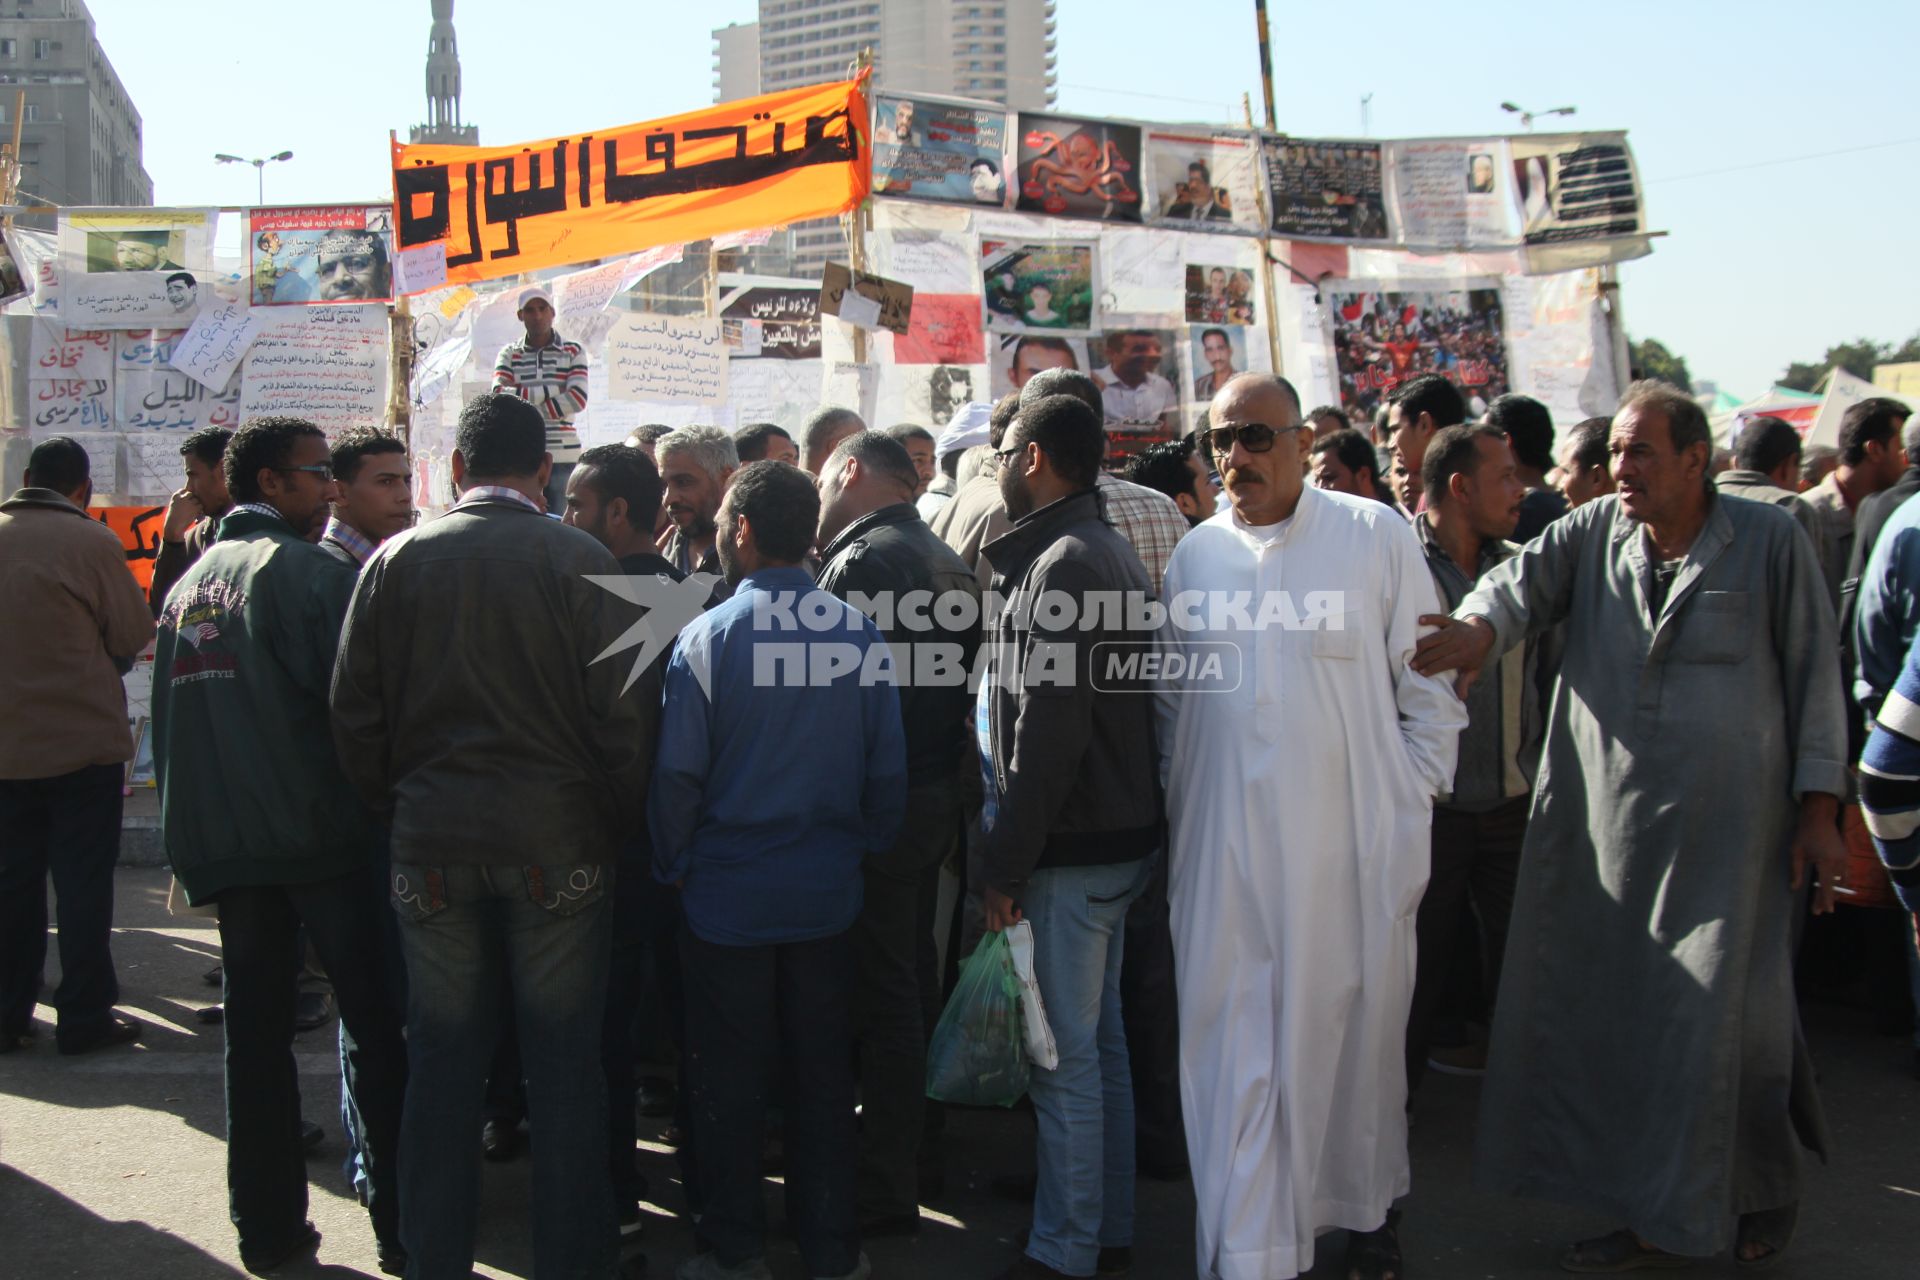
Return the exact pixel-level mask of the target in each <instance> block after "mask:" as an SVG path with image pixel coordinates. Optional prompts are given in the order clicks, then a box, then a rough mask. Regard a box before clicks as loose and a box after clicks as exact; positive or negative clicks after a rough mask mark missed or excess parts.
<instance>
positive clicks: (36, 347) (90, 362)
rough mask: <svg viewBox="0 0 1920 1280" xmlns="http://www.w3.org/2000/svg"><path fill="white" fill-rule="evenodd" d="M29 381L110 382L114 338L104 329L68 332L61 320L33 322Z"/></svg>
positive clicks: (72, 330)
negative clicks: (73, 380)
mask: <svg viewBox="0 0 1920 1280" xmlns="http://www.w3.org/2000/svg"><path fill="white" fill-rule="evenodd" d="M31 359H32V361H33V364H32V367H31V368H30V369H29V370H28V371H27V376H28V377H29V378H111V377H112V376H113V334H112V333H110V332H108V331H107V330H105V329H69V328H67V327H66V326H65V325H63V324H61V323H60V322H59V321H58V320H50V319H47V318H45V317H36V318H35V319H34V322H33V347H32V356H31Z"/></svg>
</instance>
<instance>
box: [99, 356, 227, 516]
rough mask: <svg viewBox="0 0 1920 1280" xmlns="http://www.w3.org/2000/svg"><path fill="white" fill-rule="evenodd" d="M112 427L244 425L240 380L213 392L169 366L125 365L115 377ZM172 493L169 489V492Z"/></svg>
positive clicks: (187, 428) (182, 428)
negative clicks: (130, 366) (242, 422)
mask: <svg viewBox="0 0 1920 1280" xmlns="http://www.w3.org/2000/svg"><path fill="white" fill-rule="evenodd" d="M113 413H114V425H115V426H116V427H118V428H119V429H120V430H122V431H126V432H130V433H131V432H141V431H199V430H201V429H203V428H206V427H224V428H226V429H227V430H229V431H233V430H237V429H238V428H239V426H240V380H239V378H238V377H237V376H236V377H233V378H230V379H229V380H228V382H227V385H226V386H224V387H221V388H219V389H218V390H215V389H214V388H212V387H209V386H207V385H206V384H205V383H203V382H199V381H197V380H196V379H194V378H193V377H192V376H191V375H190V374H185V373H182V372H180V371H179V370H178V369H174V368H170V367H167V366H165V365H158V366H154V367H150V368H121V369H120V370H118V371H117V372H116V373H115V375H114V379H113ZM169 492H171V490H169Z"/></svg>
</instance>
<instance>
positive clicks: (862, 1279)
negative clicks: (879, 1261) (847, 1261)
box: [814, 1253, 873, 1280]
mask: <svg viewBox="0 0 1920 1280" xmlns="http://www.w3.org/2000/svg"><path fill="white" fill-rule="evenodd" d="M872 1274H873V1264H872V1263H871V1262H868V1261H867V1255H866V1254H864V1253H863V1254H861V1255H860V1261H858V1262H856V1263H854V1264H853V1270H851V1271H849V1272H847V1273H846V1274H845V1275H843V1276H816V1277H814V1280H867V1277H868V1276H870V1275H872Z"/></svg>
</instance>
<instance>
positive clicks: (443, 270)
mask: <svg viewBox="0 0 1920 1280" xmlns="http://www.w3.org/2000/svg"><path fill="white" fill-rule="evenodd" d="M393 265H394V285H393V287H394V289H395V291H396V292H398V293H425V292H427V291H428V290H430V289H438V288H439V287H440V286H441V285H443V284H445V283H446V282H447V245H446V242H445V241H444V240H438V241H435V242H434V243H432V244H423V245H421V246H420V247H419V248H418V249H408V250H406V251H405V252H403V253H401V254H399V255H398V256H396V257H395V258H394V260H393Z"/></svg>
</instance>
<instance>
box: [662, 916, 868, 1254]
mask: <svg viewBox="0 0 1920 1280" xmlns="http://www.w3.org/2000/svg"><path fill="white" fill-rule="evenodd" d="M680 954H681V959H682V967H683V972H684V975H685V981H686V997H687V1015H686V1016H687V1024H686V1025H687V1042H686V1053H685V1060H686V1063H687V1080H688V1082H689V1084H690V1085H691V1088H692V1093H693V1098H692V1106H691V1108H690V1110H691V1112H692V1116H693V1132H692V1134H691V1141H692V1143H693V1147H694V1153H695V1158H696V1160H697V1162H698V1165H699V1170H700V1187H699V1191H700V1199H701V1201H702V1203H703V1206H704V1209H703V1212H702V1215H701V1218H700V1225H699V1231H698V1235H699V1238H700V1240H701V1242H702V1243H703V1244H704V1245H706V1246H707V1247H709V1248H711V1249H712V1251H713V1253H714V1255H715V1257H716V1258H717V1260H718V1261H719V1262H721V1263H722V1264H724V1265H726V1266H730V1267H737V1266H740V1265H742V1264H744V1263H746V1262H748V1261H750V1260H752V1259H754V1258H758V1257H761V1256H763V1255H764V1254H765V1253H766V1237H767V1224H766V1202H765V1198H764V1197H763V1195H762V1193H761V1170H760V1160H761V1154H762V1150H763V1146H764V1143H765V1140H766V1127H767V1104H768V1101H769V1098H770V1097H771V1096H772V1095H773V1093H774V1090H775V1089H776V1088H777V1089H778V1090H779V1098H780V1102H781V1107H782V1110H783V1112H784V1114H785V1117H786V1150H787V1164H786V1169H787V1172H786V1201H787V1222H788V1225H789V1227H790V1228H791V1229H792V1231H793V1235H794V1239H795V1241H796V1242H797V1243H798V1244H799V1246H800V1256H801V1257H802V1258H803V1259H805V1261H806V1265H807V1274H808V1275H812V1276H842V1275H846V1274H847V1273H848V1272H850V1271H852V1270H853V1269H854V1267H855V1266H856V1265H858V1263H859V1259H860V1236H859V1224H858V1220H857V1217H856V1215H855V1212H854V1201H853V1186H854V1161H855V1144H856V1137H855V1133H854V1121H853V1064H852V1060H851V1055H849V1054H848V1052H847V1045H848V1043H849V1041H850V1037H851V1034H852V1033H851V1028H850V1015H849V1009H848V1004H849V993H850V992H851V991H852V990H853V964H852V956H853V949H852V945H851V941H850V939H849V938H848V936H847V935H846V934H844V933H842V934H837V935H835V936H834V937H831V938H822V939H818V940H816V941H812V942H792V943H780V944H774V945H767V946H754V947H726V946H719V945H716V944H714V943H711V942H703V941H701V939H700V938H698V937H696V936H695V935H694V933H693V931H692V930H691V929H684V930H682V932H681V934H680Z"/></svg>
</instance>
